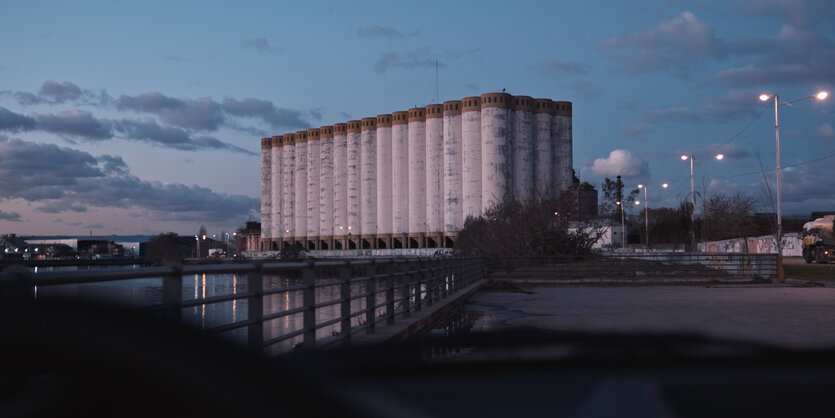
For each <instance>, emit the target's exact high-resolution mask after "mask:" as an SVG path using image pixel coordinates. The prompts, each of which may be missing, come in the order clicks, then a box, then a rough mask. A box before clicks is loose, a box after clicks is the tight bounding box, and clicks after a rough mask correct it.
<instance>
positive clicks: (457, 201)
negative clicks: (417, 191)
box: [444, 100, 464, 234]
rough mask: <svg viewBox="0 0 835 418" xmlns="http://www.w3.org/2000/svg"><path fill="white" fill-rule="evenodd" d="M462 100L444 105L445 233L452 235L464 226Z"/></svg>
mask: <svg viewBox="0 0 835 418" xmlns="http://www.w3.org/2000/svg"><path fill="white" fill-rule="evenodd" d="M461 106H462V103H461V101H460V100H453V101H449V102H445V103H444V233H447V234H451V233H456V232H458V231H460V230H461V227H462V226H464V206H463V203H464V190H463V183H462V181H461V173H462V168H463V164H464V162H463V159H462V152H461V140H462V134H461V111H462V109H461Z"/></svg>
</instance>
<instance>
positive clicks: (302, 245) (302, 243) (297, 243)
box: [296, 241, 305, 248]
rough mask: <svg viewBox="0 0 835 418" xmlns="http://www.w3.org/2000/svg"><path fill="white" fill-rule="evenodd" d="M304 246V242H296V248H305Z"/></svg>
mask: <svg viewBox="0 0 835 418" xmlns="http://www.w3.org/2000/svg"><path fill="white" fill-rule="evenodd" d="M304 244H305V242H304V241H296V247H298V248H305V246H304Z"/></svg>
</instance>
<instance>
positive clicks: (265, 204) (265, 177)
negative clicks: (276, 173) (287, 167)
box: [261, 138, 272, 240]
mask: <svg viewBox="0 0 835 418" xmlns="http://www.w3.org/2000/svg"><path fill="white" fill-rule="evenodd" d="M271 225H272V138H261V239H262V240H265V239H269V238H270V232H271V231H270V228H271Z"/></svg>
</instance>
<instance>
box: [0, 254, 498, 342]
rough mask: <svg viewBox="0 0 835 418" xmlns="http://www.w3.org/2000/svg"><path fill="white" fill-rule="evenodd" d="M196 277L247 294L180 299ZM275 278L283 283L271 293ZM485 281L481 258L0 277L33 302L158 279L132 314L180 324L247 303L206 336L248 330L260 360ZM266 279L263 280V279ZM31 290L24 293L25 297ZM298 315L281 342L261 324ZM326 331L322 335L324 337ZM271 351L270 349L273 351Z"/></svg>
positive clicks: (333, 338) (346, 335) (334, 338)
mask: <svg viewBox="0 0 835 418" xmlns="http://www.w3.org/2000/svg"><path fill="white" fill-rule="evenodd" d="M195 274H246V290H245V291H243V292H240V291H238V292H233V293H232V294H224V295H219V296H209V297H195V298H194V299H189V300H185V299H184V298H183V278H184V276H189V275H195ZM276 277H279V278H281V279H282V280H278V281H279V282H282V283H281V284H280V285H278V286H272V284H274V283H275V282H276V280H274V279H275V278H276ZM483 277H484V265H483V263H482V261H481V259H480V258H442V259H423V258H401V259H368V260H335V261H305V262H289V263H287V262H285V263H253V264H221V265H194V266H163V267H147V268H137V269H119V270H117V269H112V270H77V271H50V272H40V273H37V274H33V273H32V272H31V271H28V270H25V269H22V268H21V269H17V270H15V271H14V272H9V271H4V272H3V273H0V284H3V285H4V286H3V288H0V292H3V291H6V290H9V289H10V288H11V287H16V288H17V289H15V291H14V292H11V293H14V294H17V295H21V294H23V295H29V296H31V297H33V298H34V297H35V295H36V294H37V293H42V290H43V289H44V288H49V287H53V286H63V285H72V284H89V283H102V282H120V281H124V280H131V279H141V278H161V279H162V284H161V302H160V303H156V304H152V305H146V306H141V307H139V308H137V309H140V310H142V311H147V312H149V313H156V314H159V315H162V316H163V317H165V318H167V319H169V320H173V321H178V322H181V321H182V320H183V310H184V309H186V308H191V307H198V306H205V305H208V304H217V303H222V302H229V301H240V300H246V301H247V315H246V319H242V320H238V321H233V322H231V323H226V324H223V325H218V326H213V327H209V328H206V329H204V331H205V332H207V333H210V334H219V333H225V332H230V331H235V330H241V329H245V330H246V335H247V341H246V342H245V344H246V345H247V347H248V348H249V349H250V350H252V351H254V352H257V353H263V352H265V350H269V348H270V347H272V346H275V345H277V344H279V343H282V342H293V341H296V340H299V342H298V343H297V344H293V345H291V347H293V348H301V349H314V348H317V347H325V346H328V345H331V344H334V343H337V342H340V341H341V342H343V343H348V342H350V341H351V337H352V335H354V334H356V333H358V332H362V331H364V332H366V333H374V332H375V330H376V328H377V327H378V325H381V324H383V323H385V324H394V323H395V321H396V320H397V319H398V318H401V319H402V318H406V317H409V316H410V314H411V313H413V312H415V311H419V310H421V309H422V308H423V307H424V306H429V305H432V304H434V303H436V302H438V301H439V300H441V299H443V298H444V297H446V296H448V295H451V294H453V293H455V292H457V291H458V290H460V289H463V288H465V287H467V286H469V285H471V284H472V283H474V282H476V281H478V280H480V279H482V278H483ZM265 278H267V279H268V280H265ZM323 288H330V289H331V290H332V289H335V288H338V289H339V290H338V292H332V293H338V297H336V298H334V299H329V300H320V299H321V297H320V298H317V290H320V289H323ZM27 289H28V290H27ZM290 294H294V295H296V296H298V294H301V299H302V303H301V304H300V305H299V306H292V307H284V308H282V309H271V308H268V307H267V306H266V305H270V306H272V304H269V303H267V304H265V301H267V302H269V300H270V298H273V297H275V296H276V295H278V296H282V295H283V296H286V298H289V295H290ZM337 306H338V307H339V309H338V314H336V315H331V317H327V318H322V315H317V312H318V311H322V310H326V309H331V310H335V309H333V308H335V307H337ZM298 315H301V317H302V320H301V326H300V327H298V329H291V330H285V331H287V332H283V333H281V334H278V335H269V333H265V325H267V327H269V324H270V323H271V322H274V321H280V320H283V319H287V318H289V317H291V316H298ZM326 330H331V335H327V336H323V335H322V334H323V332H322V331H326ZM271 351H273V352H276V351H275V350H271Z"/></svg>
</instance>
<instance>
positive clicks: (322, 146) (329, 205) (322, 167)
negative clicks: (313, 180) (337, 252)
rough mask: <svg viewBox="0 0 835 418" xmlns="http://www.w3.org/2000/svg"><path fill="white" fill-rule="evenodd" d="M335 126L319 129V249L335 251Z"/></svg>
mask: <svg viewBox="0 0 835 418" xmlns="http://www.w3.org/2000/svg"><path fill="white" fill-rule="evenodd" d="M333 218H334V211H333V126H323V127H321V128H319V249H322V250H330V249H333Z"/></svg>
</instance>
